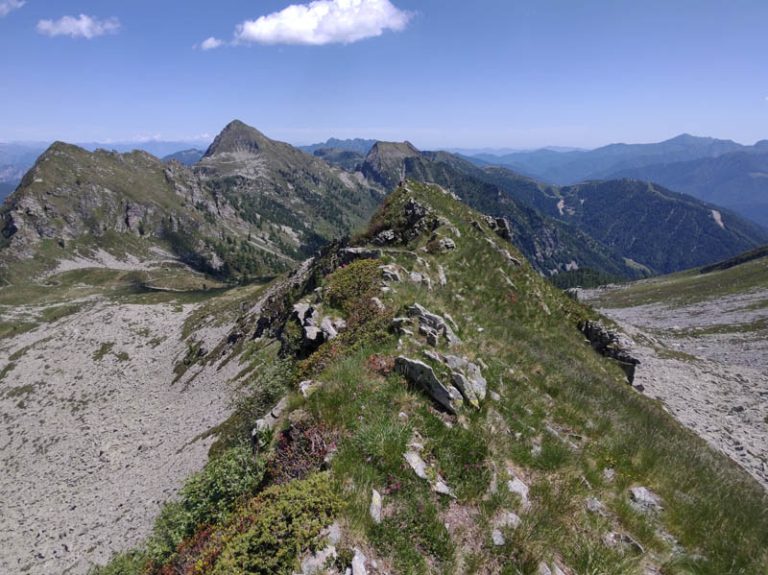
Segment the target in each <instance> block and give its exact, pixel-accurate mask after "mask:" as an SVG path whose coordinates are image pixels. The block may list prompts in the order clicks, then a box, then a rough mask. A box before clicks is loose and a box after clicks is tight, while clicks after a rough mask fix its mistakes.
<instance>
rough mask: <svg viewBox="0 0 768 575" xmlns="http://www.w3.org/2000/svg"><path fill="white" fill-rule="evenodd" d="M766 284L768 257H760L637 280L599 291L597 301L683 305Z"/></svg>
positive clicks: (619, 304) (611, 304)
mask: <svg viewBox="0 0 768 575" xmlns="http://www.w3.org/2000/svg"><path fill="white" fill-rule="evenodd" d="M734 259H736V258H734ZM727 261H730V260H727ZM715 265H717V264H715ZM708 267H714V266H708ZM766 285H768V257H759V258H756V259H747V261H745V262H744V263H740V264H737V265H734V266H731V267H727V268H726V269H715V270H713V271H710V272H708V273H700V271H699V270H698V269H694V270H688V271H685V272H680V273H676V274H670V275H667V276H661V277H657V278H651V279H647V280H642V281H638V282H634V283H631V284H628V285H627V286H622V287H621V288H620V289H615V290H605V291H604V292H603V293H601V294H600V295H599V297H598V301H599V305H600V306H601V307H632V306H636V305H643V304H652V303H675V304H680V305H684V304H691V303H695V302H698V301H702V300H705V299H711V298H717V297H723V296H727V295H734V294H739V293H744V292H747V291H750V290H753V289H755V288H764V287H765V286H766Z"/></svg>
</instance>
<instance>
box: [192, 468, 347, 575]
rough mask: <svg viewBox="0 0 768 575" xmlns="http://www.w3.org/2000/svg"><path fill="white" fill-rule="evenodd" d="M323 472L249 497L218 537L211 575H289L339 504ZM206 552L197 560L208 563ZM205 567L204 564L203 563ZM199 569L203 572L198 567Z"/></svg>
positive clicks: (199, 563)
mask: <svg viewBox="0 0 768 575" xmlns="http://www.w3.org/2000/svg"><path fill="white" fill-rule="evenodd" d="M340 505H341V503H340V500H339V498H338V496H337V495H336V494H335V493H334V492H333V489H332V486H331V483H330V478H329V475H328V474H327V473H321V474H317V475H313V476H312V477H310V478H308V479H306V480H303V481H291V482H290V483H286V484H284V485H278V486H274V487H271V488H269V489H267V490H265V491H264V492H263V493H261V494H260V495H258V496H257V497H255V498H254V499H252V500H251V501H250V502H249V503H248V505H247V506H245V507H244V508H243V509H242V510H241V511H240V513H238V515H237V516H236V517H234V518H233V520H232V521H231V523H230V525H229V526H228V527H227V528H226V530H225V532H224V533H222V534H221V536H220V537H215V538H212V541H215V542H216V543H217V546H218V545H220V547H219V548H213V549H209V550H208V554H209V555H214V556H216V557H217V559H215V566H214V568H213V570H212V571H207V570H206V571H205V572H210V573H213V574H214V575H240V574H246V573H248V574H254V575H281V574H286V575H290V574H291V573H293V572H294V571H295V570H296V569H295V567H296V562H297V556H298V554H299V553H300V552H301V551H302V550H304V549H308V548H310V547H311V546H312V543H313V541H314V540H315V539H316V538H317V537H318V535H319V534H320V532H321V531H322V529H323V528H324V527H326V526H327V525H328V524H329V523H331V521H332V519H333V517H334V515H335V514H336V513H337V512H338V510H339V508H340ZM210 563H211V562H210V561H208V560H207V558H206V557H205V556H203V557H201V558H200V559H199V560H198V562H197V564H198V565H201V566H203V565H206V566H207V565H210ZM206 569H207V567H206ZM199 573H201V574H202V573H203V571H199Z"/></svg>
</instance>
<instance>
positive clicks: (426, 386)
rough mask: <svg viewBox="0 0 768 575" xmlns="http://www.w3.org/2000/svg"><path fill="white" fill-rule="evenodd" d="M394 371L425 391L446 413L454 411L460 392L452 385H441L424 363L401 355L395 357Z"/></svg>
mask: <svg viewBox="0 0 768 575" xmlns="http://www.w3.org/2000/svg"><path fill="white" fill-rule="evenodd" d="M395 371H397V372H398V373H400V374H402V375H403V376H404V377H405V379H407V380H408V381H409V382H410V383H411V384H413V385H415V386H417V387H420V388H422V389H423V390H424V391H426V392H427V394H428V395H429V396H430V397H431V398H432V399H433V400H434V401H435V403H437V404H438V405H440V406H441V407H442V408H443V409H445V410H446V411H447V412H448V413H451V414H455V413H456V404H457V403H458V402H460V401H461V395H460V393H459V392H458V391H457V390H456V389H454V388H453V386H445V385H443V383H442V382H441V381H440V380H439V379H438V378H437V376H436V375H435V371H434V370H433V369H432V368H431V367H430V366H428V365H427V364H426V363H424V362H423V361H419V360H417V359H409V358H407V357H403V356H402V355H401V356H399V357H397V358H396V359H395ZM457 398H458V401H457Z"/></svg>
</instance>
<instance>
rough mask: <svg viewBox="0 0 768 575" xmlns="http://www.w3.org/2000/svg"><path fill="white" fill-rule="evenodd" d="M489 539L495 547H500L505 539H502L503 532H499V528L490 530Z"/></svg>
mask: <svg viewBox="0 0 768 575" xmlns="http://www.w3.org/2000/svg"><path fill="white" fill-rule="evenodd" d="M491 539H492V540H493V544H494V545H495V546H496V547H501V546H502V545H504V544H505V543H506V542H507V541H506V540H505V539H504V534H503V533H502V532H501V530H500V529H494V530H493V531H492V532H491Z"/></svg>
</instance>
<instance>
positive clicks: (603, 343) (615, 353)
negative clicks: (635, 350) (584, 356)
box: [579, 320, 640, 384]
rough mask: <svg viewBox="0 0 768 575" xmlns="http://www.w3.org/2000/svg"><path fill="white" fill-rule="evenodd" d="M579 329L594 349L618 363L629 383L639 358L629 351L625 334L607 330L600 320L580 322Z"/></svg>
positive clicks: (631, 381) (629, 343)
mask: <svg viewBox="0 0 768 575" xmlns="http://www.w3.org/2000/svg"><path fill="white" fill-rule="evenodd" d="M579 330H580V331H581V333H583V334H584V337H586V338H587V340H589V343H590V344H591V345H592V347H593V348H594V349H595V351H597V352H598V353H599V354H600V355H604V356H605V357H610V358H611V359H615V360H616V361H617V362H618V363H619V365H620V366H621V369H623V370H624V373H625V374H626V375H627V381H628V382H629V383H630V384H632V383H633V382H634V381H635V368H636V366H637V365H638V364H639V363H640V360H639V359H637V358H635V357H633V356H632V354H631V353H630V352H629V349H628V348H629V346H630V345H631V342H630V341H629V339H628V338H627V337H626V336H624V335H622V334H620V333H617V332H615V331H611V330H609V329H608V328H607V327H605V326H604V325H603V324H602V323H600V322H595V321H589V320H587V321H584V322H582V323H580V324H579Z"/></svg>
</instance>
